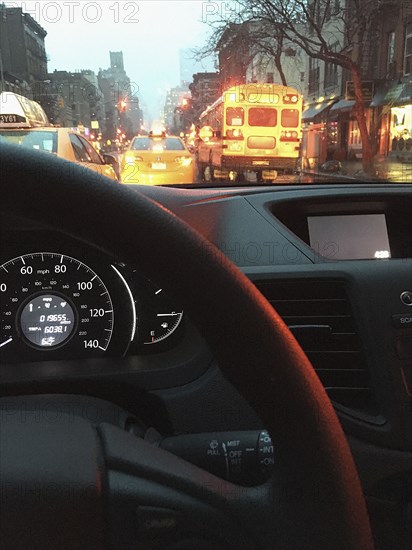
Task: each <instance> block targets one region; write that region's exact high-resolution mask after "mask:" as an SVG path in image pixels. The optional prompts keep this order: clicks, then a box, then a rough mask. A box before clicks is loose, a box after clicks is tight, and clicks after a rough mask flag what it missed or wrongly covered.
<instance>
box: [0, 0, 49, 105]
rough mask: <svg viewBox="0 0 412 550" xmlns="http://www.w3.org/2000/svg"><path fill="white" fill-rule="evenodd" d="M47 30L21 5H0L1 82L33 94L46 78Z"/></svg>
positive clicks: (3, 88) (7, 86)
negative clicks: (19, 6) (13, 6)
mask: <svg viewBox="0 0 412 550" xmlns="http://www.w3.org/2000/svg"><path fill="white" fill-rule="evenodd" d="M46 36H47V32H46V31H45V29H43V27H41V25H39V23H37V21H35V19H33V17H32V16H31V15H29V14H28V13H24V12H23V10H22V8H12V7H7V6H6V5H5V4H1V5H0V86H1V90H2V91H3V90H4V91H12V92H15V93H19V94H21V95H25V96H28V97H30V96H31V97H33V93H32V92H33V91H35V89H36V87H39V86H40V85H41V84H42V83H43V82H44V81H45V80H47V55H46V48H45V38H46Z"/></svg>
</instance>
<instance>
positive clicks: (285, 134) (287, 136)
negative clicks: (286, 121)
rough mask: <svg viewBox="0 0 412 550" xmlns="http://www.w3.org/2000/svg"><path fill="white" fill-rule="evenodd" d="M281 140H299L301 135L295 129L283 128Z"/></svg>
mask: <svg viewBox="0 0 412 550" xmlns="http://www.w3.org/2000/svg"><path fill="white" fill-rule="evenodd" d="M280 141H299V135H298V133H297V132H295V131H294V130H292V131H288V130H282V132H281V133H280Z"/></svg>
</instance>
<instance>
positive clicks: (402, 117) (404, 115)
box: [390, 105, 412, 151]
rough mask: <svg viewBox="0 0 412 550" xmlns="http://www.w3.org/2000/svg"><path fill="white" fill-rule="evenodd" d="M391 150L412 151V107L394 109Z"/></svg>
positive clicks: (392, 113) (392, 112) (392, 114)
mask: <svg viewBox="0 0 412 550" xmlns="http://www.w3.org/2000/svg"><path fill="white" fill-rule="evenodd" d="M390 139H391V150H392V151H412V105H404V106H402V107H392V109H391V128H390Z"/></svg>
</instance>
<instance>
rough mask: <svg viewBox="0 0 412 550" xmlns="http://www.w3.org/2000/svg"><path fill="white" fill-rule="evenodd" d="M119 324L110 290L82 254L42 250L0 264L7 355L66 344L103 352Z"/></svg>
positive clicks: (0, 335) (75, 351)
mask: <svg viewBox="0 0 412 550" xmlns="http://www.w3.org/2000/svg"><path fill="white" fill-rule="evenodd" d="M113 327H114V311H113V303H112V299H111V297H110V294H109V291H108V290H107V288H106V286H105V284H104V283H103V281H102V280H101V279H100V277H99V276H98V275H97V274H96V273H95V272H94V271H93V270H92V269H91V268H90V267H88V266H87V265H85V264H84V263H82V262H80V261H79V260H76V259H75V258H72V257H70V256H66V255H64V254H54V253H45V252H43V253H42V252H39V253H34V254H26V255H24V256H19V257H18V258H14V259H13V260H10V261H8V262H6V263H4V264H2V265H1V266H0V352H1V359H2V360H5V361H6V360H8V359H10V358H11V357H13V358H19V359H24V358H32V357H33V353H36V352H37V353H38V354H41V355H42V356H47V353H51V352H53V351H54V350H59V349H61V348H63V347H64V348H67V349H70V351H71V352H72V353H71V354H70V356H74V357H79V356H86V357H87V355H88V354H89V353H90V352H93V355H95V354H96V353H97V354H100V353H102V354H103V353H104V352H106V351H107V349H108V347H109V344H110V341H111V338H112V334H113ZM34 350H35V351H34Z"/></svg>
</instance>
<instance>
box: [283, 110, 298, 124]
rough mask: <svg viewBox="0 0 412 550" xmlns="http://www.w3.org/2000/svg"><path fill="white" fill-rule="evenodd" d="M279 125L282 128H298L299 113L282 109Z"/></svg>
mask: <svg viewBox="0 0 412 550" xmlns="http://www.w3.org/2000/svg"><path fill="white" fill-rule="evenodd" d="M281 123H282V126H283V128H297V127H298V126H299V111H298V110H297V109H282V115H281Z"/></svg>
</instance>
